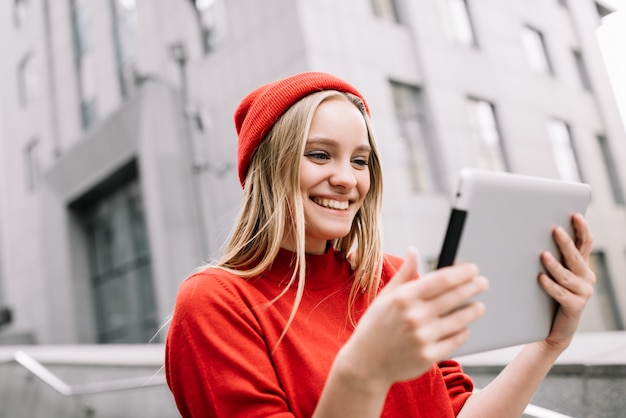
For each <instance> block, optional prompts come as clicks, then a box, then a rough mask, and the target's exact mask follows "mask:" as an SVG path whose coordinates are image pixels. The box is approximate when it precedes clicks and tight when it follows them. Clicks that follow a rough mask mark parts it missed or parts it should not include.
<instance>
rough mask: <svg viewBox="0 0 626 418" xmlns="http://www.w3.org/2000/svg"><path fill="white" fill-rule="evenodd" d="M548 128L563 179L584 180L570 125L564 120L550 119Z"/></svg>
mask: <svg viewBox="0 0 626 418" xmlns="http://www.w3.org/2000/svg"><path fill="white" fill-rule="evenodd" d="M547 129H548V138H549V139H550V144H551V145H552V152H553V153H554V159H555V163H556V167H557V170H558V172H559V176H560V177H561V179H562V180H567V181H582V175H581V172H580V167H579V165H578V159H577V158H576V151H575V150H574V143H573V140H572V135H571V130H570V127H569V125H568V124H566V123H565V122H563V121H562V120H558V119H550V120H548V126H547Z"/></svg>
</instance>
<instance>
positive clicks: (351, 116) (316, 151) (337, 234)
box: [300, 98, 371, 253]
mask: <svg viewBox="0 0 626 418" xmlns="http://www.w3.org/2000/svg"><path fill="white" fill-rule="evenodd" d="M370 152H371V148H370V145H369V140H368V134H367V127H366V125H365V121H364V120H363V115H362V114H361V112H360V111H359V110H358V109H357V108H356V106H355V105H353V104H352V103H350V102H349V101H347V100H344V99H340V98H332V99H328V100H326V101H324V102H322V104H320V106H319V107H318V108H317V110H316V111H315V114H314V115H313V120H312V123H311V128H310V131H309V136H308V138H307V143H306V145H305V149H304V155H303V156H302V162H301V167H300V190H301V193H302V198H303V204H304V218H305V223H306V226H305V233H306V237H305V241H306V243H305V247H306V251H307V252H309V253H323V252H324V251H325V249H326V243H327V241H328V240H332V239H335V238H341V237H344V236H346V235H347V234H348V233H349V232H350V229H351V227H352V222H353V220H354V217H355V215H356V213H357V212H358V210H359V208H360V207H361V205H362V204H363V200H364V199H365V195H366V194H367V192H368V190H369V188H370V171H369V167H368V162H369V157H370Z"/></svg>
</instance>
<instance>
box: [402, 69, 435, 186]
mask: <svg viewBox="0 0 626 418" xmlns="http://www.w3.org/2000/svg"><path fill="white" fill-rule="evenodd" d="M391 92H392V95H393V102H394V108H395V112H396V118H397V121H398V129H399V130H400V135H401V136H402V139H403V140H404V146H405V150H406V152H405V158H406V169H407V173H408V176H409V182H410V184H411V189H412V190H413V191H419V192H426V191H432V190H435V189H437V188H439V187H438V185H436V184H435V181H434V179H435V178H437V177H438V176H435V175H434V173H433V172H434V168H435V167H434V164H433V161H435V158H434V155H433V154H434V153H433V152H432V151H431V149H430V147H429V142H428V141H429V135H428V125H427V118H426V114H425V106H424V101H423V97H422V94H421V90H420V89H419V88H418V87H414V86H410V85H406V84H402V83H397V82H394V81H392V82H391Z"/></svg>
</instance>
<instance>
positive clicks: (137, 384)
mask: <svg viewBox="0 0 626 418" xmlns="http://www.w3.org/2000/svg"><path fill="white" fill-rule="evenodd" d="M13 358H14V359H15V361H16V362H17V363H18V364H20V365H21V366H22V367H24V368H25V369H26V370H28V371H29V372H30V373H32V374H33V375H34V376H36V377H37V378H38V379H40V380H41V381H42V382H44V383H45V384H47V385H48V386H50V387H51V388H53V389H54V390H55V391H57V392H58V393H60V394H61V395H64V396H68V397H70V396H78V395H88V394H95V393H105V392H115V391H124V390H132V389H141V388H147V387H152V386H159V385H164V384H165V383H166V382H165V377H164V376H163V375H161V374H154V375H151V376H145V377H133V378H126V379H116V380H109V381H103V382H96V383H82V384H75V385H69V384H68V383H66V382H64V381H63V380H62V379H61V378H60V377H58V376H57V375H55V374H54V373H53V372H52V371H51V370H50V369H48V368H47V367H46V366H44V365H43V364H42V363H40V362H39V361H37V360H35V359H34V358H33V357H32V356H30V355H28V354H26V353H25V352H24V351H21V350H18V351H16V352H15V353H14V354H13ZM477 390H478V389H477ZM524 416H528V417H532V418H572V417H571V416H569V415H564V414H561V413H559V412H555V411H552V410H549V409H546V408H542V407H540V406H537V405H533V404H529V405H528V406H527V407H526V409H525V410H524Z"/></svg>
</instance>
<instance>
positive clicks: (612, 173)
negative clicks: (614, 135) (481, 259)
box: [597, 135, 626, 204]
mask: <svg viewBox="0 0 626 418" xmlns="http://www.w3.org/2000/svg"><path fill="white" fill-rule="evenodd" d="M597 138H598V146H599V147H600V152H601V153H602V158H603V160H604V167H605V168H606V174H607V177H608V179H609V184H610V185H611V191H612V192H613V199H614V200H615V203H618V204H623V203H626V200H625V199H624V189H623V188H622V182H621V181H620V177H619V173H618V171H617V167H616V166H615V160H614V159H613V152H612V151H611V146H610V145H609V143H608V141H607V138H606V136H604V135H598V137H597Z"/></svg>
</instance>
